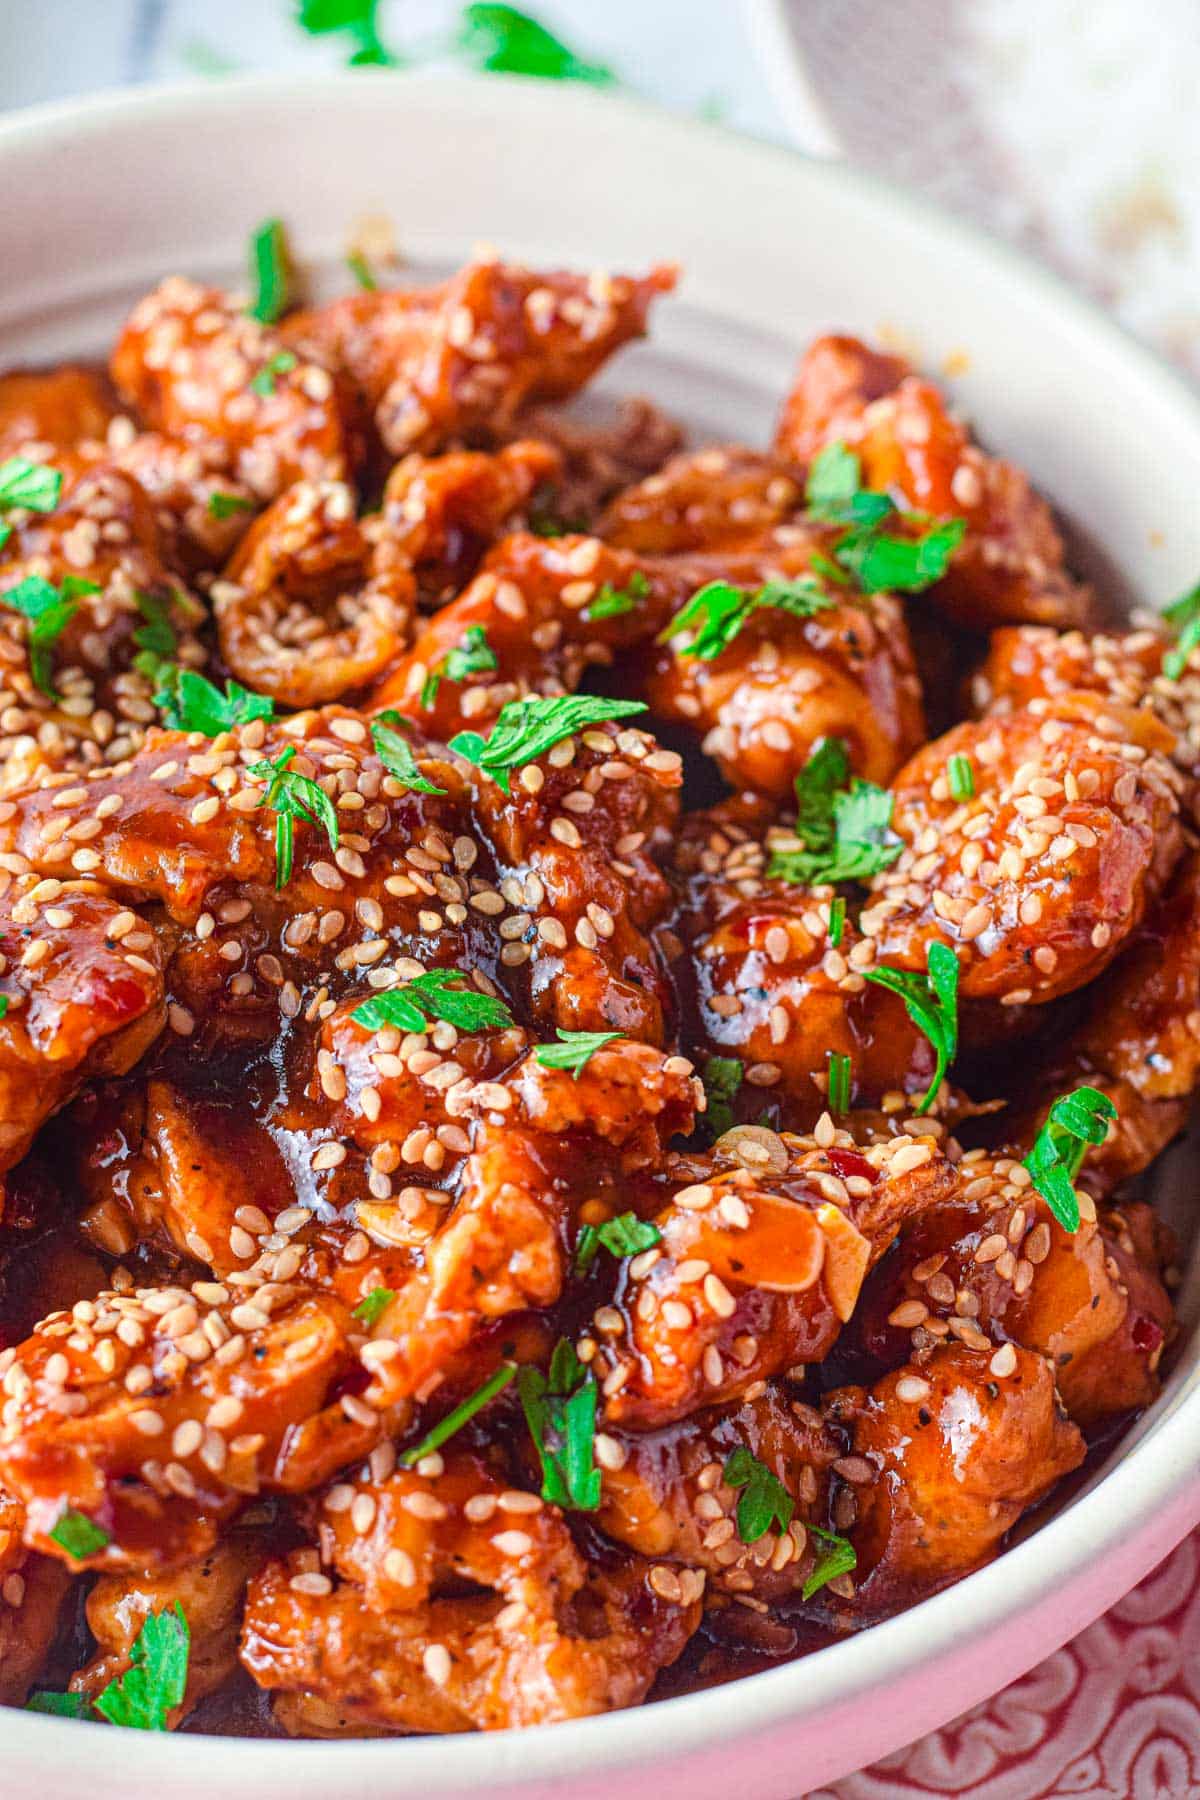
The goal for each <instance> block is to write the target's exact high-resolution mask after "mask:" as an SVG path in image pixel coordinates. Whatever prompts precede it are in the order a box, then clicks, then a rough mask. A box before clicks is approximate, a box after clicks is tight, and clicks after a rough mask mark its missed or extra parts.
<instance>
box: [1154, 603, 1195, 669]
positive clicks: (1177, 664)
mask: <svg viewBox="0 0 1200 1800" xmlns="http://www.w3.org/2000/svg"><path fill="white" fill-rule="evenodd" d="M1163 622H1164V623H1165V624H1166V625H1168V626H1169V627H1170V628H1171V630H1172V631H1173V632H1175V634H1176V643H1175V648H1174V649H1173V650H1168V651H1167V653H1166V655H1165V656H1164V657H1163V661H1162V670H1163V674H1164V675H1165V676H1166V678H1167V680H1168V681H1178V680H1179V677H1180V676H1181V675H1182V674H1183V671H1184V670H1185V669H1186V668H1187V665H1188V659H1189V657H1190V656H1191V654H1192V651H1193V650H1195V649H1196V648H1197V646H1198V645H1200V581H1198V582H1197V583H1196V585H1195V587H1194V588H1189V589H1188V591H1187V593H1186V594H1182V595H1181V596H1180V597H1179V599H1178V600H1173V601H1172V602H1171V604H1170V606H1167V607H1164V608H1163Z"/></svg>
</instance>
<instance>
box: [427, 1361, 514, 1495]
mask: <svg viewBox="0 0 1200 1800" xmlns="http://www.w3.org/2000/svg"><path fill="white" fill-rule="evenodd" d="M516 1373H517V1371H516V1369H515V1367H514V1366H513V1364H512V1363H501V1365H500V1367H499V1368H498V1369H497V1370H496V1371H495V1372H494V1373H493V1374H491V1375H489V1376H488V1378H487V1380H486V1381H485V1382H484V1383H483V1385H482V1386H481V1387H477V1388H476V1389H475V1392H474V1393H473V1394H468V1396H467V1398H466V1399H465V1400H464V1401H463V1402H462V1405H461V1406H456V1407H455V1408H454V1410H453V1412H448V1413H447V1414H446V1416H445V1418H444V1419H439V1420H438V1422H437V1424H436V1425H435V1426H434V1427H433V1429H432V1430H431V1431H427V1432H426V1433H425V1436H424V1437H423V1438H422V1439H421V1441H420V1443H419V1444H414V1445H413V1447H412V1449H411V1450H405V1451H404V1452H403V1453H402V1454H401V1456H400V1457H399V1459H398V1460H399V1463H400V1466H401V1468H404V1469H412V1468H415V1466H416V1465H417V1463H419V1462H420V1460H421V1458H422V1457H423V1456H432V1454H433V1452H434V1451H435V1450H440V1449H441V1447H442V1445H443V1444H444V1443H445V1442H446V1440H447V1439H448V1438H452V1437H453V1436H454V1434H455V1432H457V1431H461V1430H462V1428H463V1426H464V1425H466V1424H467V1423H468V1422H469V1421H470V1420H471V1419H473V1418H474V1417H475V1414H476V1413H477V1412H479V1411H480V1410H481V1409H482V1408H483V1407H485V1406H486V1405H487V1403H488V1401H489V1400H494V1399H495V1398H496V1395H497V1394H499V1393H501V1392H502V1391H503V1390H504V1389H505V1388H506V1387H507V1386H508V1384H509V1382H510V1381H511V1380H512V1378H513V1376H514V1375H515V1374H516Z"/></svg>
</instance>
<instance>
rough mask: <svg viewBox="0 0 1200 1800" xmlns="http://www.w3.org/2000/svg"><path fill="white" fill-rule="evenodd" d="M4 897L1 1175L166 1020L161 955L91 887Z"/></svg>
mask: <svg viewBox="0 0 1200 1800" xmlns="http://www.w3.org/2000/svg"><path fill="white" fill-rule="evenodd" d="M6 880H7V886H6V889H5V892H4V894H3V896H2V897H0V957H2V958H3V965H2V966H3V970H4V973H3V975H2V976H0V985H2V989H3V992H4V996H5V1000H6V1006H5V1010H4V1016H3V1018H0V1169H8V1168H11V1167H12V1166H13V1164H14V1163H17V1162H19V1161H20V1159H21V1157H22V1156H24V1155H25V1152H26V1151H27V1150H28V1149H29V1147H30V1145H31V1144H32V1142H33V1139H34V1136H35V1134H36V1132H37V1131H38V1129H39V1127H40V1126H41V1125H42V1124H43V1122H44V1121H45V1120H46V1119H48V1118H49V1117H50V1116H51V1115H52V1114H53V1113H56V1112H57V1111H58V1110H59V1108H60V1107H62V1106H64V1105H65V1104H66V1103H67V1101H68V1100H70V1099H71V1097H72V1096H73V1095H74V1094H75V1093H77V1092H78V1091H79V1089H80V1088H81V1087H82V1086H83V1084H84V1082H85V1081H88V1080H89V1079H94V1078H96V1077H98V1076H104V1075H121V1074H124V1072H125V1071H126V1070H127V1069H129V1068H131V1067H132V1066H133V1064H134V1063H136V1062H137V1060H138V1058H139V1057H140V1056H141V1055H142V1053H143V1051H145V1049H146V1048H147V1047H148V1045H149V1044H151V1043H152V1042H153V1040H154V1039H155V1038H156V1037H157V1036H158V1034H159V1032H160V1031H161V1030H162V1027H163V1023H164V1020H165V1012H166V1009H165V1005H164V996H163V975H162V962H163V957H162V952H161V948H160V946H159V944H158V941H157V939H156V938H155V936H154V934H153V933H152V932H151V931H149V930H148V929H147V928H146V927H144V926H143V925H142V922H141V920H140V919H138V918H137V917H136V915H135V914H133V913H132V912H130V911H128V910H127V909H125V908H122V907H120V906H118V905H117V904H116V903H115V902H114V901H113V900H112V899H110V898H109V897H108V896H107V895H106V894H105V893H104V892H103V891H102V890H99V891H98V890H96V889H95V886H94V884H93V883H91V882H88V881H79V880H71V881H67V882H60V881H58V880H56V879H51V880H43V881H38V880H36V879H35V878H34V877H33V876H31V875H23V876H19V877H17V878H16V879H15V880H14V879H13V878H12V877H11V875H9V876H7V877H6Z"/></svg>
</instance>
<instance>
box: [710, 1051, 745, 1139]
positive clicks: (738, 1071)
mask: <svg viewBox="0 0 1200 1800" xmlns="http://www.w3.org/2000/svg"><path fill="white" fill-rule="evenodd" d="M744 1073H745V1070H744V1067H743V1065H742V1064H741V1063H740V1062H739V1061H738V1059H737V1057H736V1056H710V1057H709V1059H708V1061H707V1062H706V1063H705V1065H704V1071H703V1074H702V1075H701V1077H700V1079H701V1080H702V1081H703V1083H704V1093H705V1097H706V1098H707V1100H708V1105H707V1107H706V1108H705V1110H704V1122H705V1124H706V1125H707V1126H708V1129H709V1130H710V1131H711V1132H712V1134H713V1136H714V1137H722V1136H723V1135H724V1133H725V1132H727V1131H729V1130H730V1129H731V1128H732V1126H733V1102H734V1101H735V1100H736V1099H737V1096H738V1090H739V1089H740V1087H741V1085H742V1078H743V1075H744Z"/></svg>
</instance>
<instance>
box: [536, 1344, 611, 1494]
mask: <svg viewBox="0 0 1200 1800" xmlns="http://www.w3.org/2000/svg"><path fill="white" fill-rule="evenodd" d="M517 1392H518V1393H519V1394H520V1396H521V1405H522V1407H523V1408H524V1411H525V1422H526V1424H527V1425H528V1426H529V1435H530V1437H531V1438H532V1439H533V1442H534V1447H535V1449H536V1450H537V1453H538V1460H539V1461H540V1462H541V1465H542V1499H543V1500H545V1501H547V1502H549V1504H550V1505H551V1506H564V1507H571V1508H574V1509H575V1510H576V1511H579V1512H594V1511H595V1510H596V1508H597V1507H598V1506H599V1504H600V1471H599V1469H598V1468H596V1466H595V1463H594V1461H593V1447H594V1443H595V1437H596V1381H595V1377H594V1376H593V1375H591V1374H589V1373H588V1372H587V1370H585V1368H584V1366H583V1364H582V1363H581V1362H580V1360H579V1358H578V1357H577V1356H576V1354H575V1349H574V1346H573V1345H572V1344H571V1343H569V1342H568V1341H567V1339H566V1338H560V1339H559V1340H558V1343H557V1344H556V1345H555V1347H554V1354H553V1355H552V1356H551V1358H550V1371H549V1375H548V1376H546V1375H543V1374H542V1372H541V1370H540V1369H535V1368H532V1367H531V1366H529V1365H528V1364H526V1365H525V1366H524V1367H522V1368H520V1369H518V1370H517Z"/></svg>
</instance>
